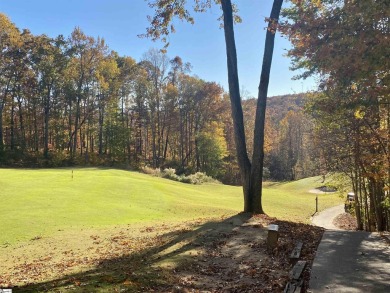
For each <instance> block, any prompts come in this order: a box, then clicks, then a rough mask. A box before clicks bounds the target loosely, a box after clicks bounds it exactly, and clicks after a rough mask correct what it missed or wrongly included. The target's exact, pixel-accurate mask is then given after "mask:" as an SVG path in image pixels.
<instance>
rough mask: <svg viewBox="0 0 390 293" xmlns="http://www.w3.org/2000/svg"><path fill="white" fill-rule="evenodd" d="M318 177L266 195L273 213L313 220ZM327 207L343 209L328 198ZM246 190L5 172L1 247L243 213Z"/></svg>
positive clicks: (55, 172)
mask: <svg viewBox="0 0 390 293" xmlns="http://www.w3.org/2000/svg"><path fill="white" fill-rule="evenodd" d="M315 180H316V179H315V178H309V179H304V180H301V181H297V182H292V183H285V184H270V185H268V186H267V187H265V189H264V208H265V211H266V212H267V213H268V214H269V215H270V216H274V217H278V218H280V219H286V220H293V221H303V222H305V221H308V219H309V217H310V215H311V214H313V213H314V210H315V201H314V199H315V195H314V194H310V193H308V190H309V189H311V188H313V187H317V186H318V185H320V184H319V183H318V182H316V181H315ZM319 197H320V200H319V203H320V208H321V209H324V208H326V207H329V206H333V205H336V204H339V203H341V201H342V200H341V199H340V198H339V197H338V196H337V195H320V196H319ZM242 198H243V197H242V189H241V188H240V187H232V186H225V185H219V184H205V185H200V186H199V185H189V184H183V183H179V182H174V181H170V180H166V179H161V178H156V177H151V176H149V175H145V174H140V173H136V172H129V171H122V170H114V169H95V168H85V169H74V172H73V179H72V170H71V169H43V170H27V169H0V199H1V202H0V203H1V204H0V245H6V244H14V243H17V242H20V241H27V240H30V239H33V238H35V237H45V236H49V235H52V234H54V233H59V232H58V231H65V230H66V231H72V229H74V230H75V231H77V230H80V229H89V228H99V227H110V226H116V225H124V224H129V223H140V224H141V225H147V224H151V223H155V222H164V221H166V222H179V221H186V220H192V219H198V218H210V217H221V216H228V215H233V214H236V213H237V212H240V211H241V210H242V207H243V199H242Z"/></svg>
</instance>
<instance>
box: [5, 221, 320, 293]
mask: <svg viewBox="0 0 390 293" xmlns="http://www.w3.org/2000/svg"><path fill="white" fill-rule="evenodd" d="M271 223H272V224H277V225H279V241H278V245H277V247H276V248H275V249H273V250H271V251H270V250H268V249H267V245H266V238H267V229H266V227H267V226H268V225H269V224H271ZM72 233H74V234H73V237H71V235H69V234H68V233H65V232H64V233H63V235H60V236H59V235H57V236H56V237H52V238H48V239H44V238H42V239H34V240H31V241H30V242H28V243H24V244H21V245H19V246H10V247H2V248H0V261H1V263H2V264H5V265H3V266H1V267H0V288H4V287H13V288H15V292H37V291H38V292H68V291H72V292H282V291H283V288H284V287H285V285H286V283H287V282H288V280H289V272H290V270H291V267H292V265H291V263H290V260H289V255H290V254H291V251H292V250H293V248H294V246H295V244H296V242H297V241H303V243H304V245H303V249H302V254H301V259H303V260H306V261H307V262H308V266H307V268H306V269H305V271H304V273H303V274H304V279H305V286H307V284H308V280H309V277H310V267H311V263H312V261H313V259H314V254H315V251H316V249H317V246H318V244H319V242H320V239H321V236H322V233H323V229H322V228H318V227H314V226H311V225H305V224H297V223H290V222H285V221H279V220H277V219H275V218H270V217H267V216H265V215H264V216H254V217H251V216H250V215H248V214H238V215H235V216H232V217H228V218H222V219H199V220H196V221H192V222H187V223H180V224H177V223H176V224H169V223H161V224H159V225H155V226H152V227H134V226H131V225H129V226H127V227H117V228H114V229H106V230H94V231H92V230H85V231H77V233H75V232H74V231H73V232H72ZM70 239H72V240H70Z"/></svg>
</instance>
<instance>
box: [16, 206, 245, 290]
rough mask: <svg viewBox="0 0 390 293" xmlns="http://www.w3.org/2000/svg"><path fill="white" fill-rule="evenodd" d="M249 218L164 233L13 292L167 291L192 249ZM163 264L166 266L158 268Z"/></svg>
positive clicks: (237, 217)
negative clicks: (149, 242) (147, 242)
mask: <svg viewBox="0 0 390 293" xmlns="http://www.w3.org/2000/svg"><path fill="white" fill-rule="evenodd" d="M250 217H251V215H250V214H246V213H240V214H237V215H235V216H232V217H230V218H227V219H225V220H222V221H209V222H206V223H204V224H202V225H200V226H199V227H197V228H195V229H193V230H182V231H174V232H169V233H165V234H163V235H161V236H159V237H156V243H155V245H153V246H152V247H148V248H145V249H143V250H141V251H139V252H137V253H129V254H123V255H121V256H120V257H115V258H108V259H104V260H102V261H100V262H99V264H98V265H97V266H95V267H94V268H93V269H89V270H87V271H82V272H79V273H75V274H69V275H65V276H63V277H61V278H57V279H54V280H50V281H45V282H39V283H34V284H27V285H24V286H21V287H15V288H14V291H15V292H64V291H71V292H150V291H157V290H158V291H168V292H169V291H171V289H172V288H173V286H174V285H175V282H176V279H175V274H174V273H175V271H174V268H175V267H179V266H185V265H186V263H187V262H189V261H191V260H195V261H196V258H197V256H196V255H190V252H191V251H193V250H194V249H195V248H196V247H200V246H202V247H207V246H210V245H214V244H215V243H216V242H218V240H219V239H220V238H221V237H222V236H224V235H227V234H229V233H231V232H232V231H233V229H234V228H236V227H238V226H240V225H241V224H243V223H244V222H246V221H247V220H248V219H249V218H250ZM161 264H166V265H161Z"/></svg>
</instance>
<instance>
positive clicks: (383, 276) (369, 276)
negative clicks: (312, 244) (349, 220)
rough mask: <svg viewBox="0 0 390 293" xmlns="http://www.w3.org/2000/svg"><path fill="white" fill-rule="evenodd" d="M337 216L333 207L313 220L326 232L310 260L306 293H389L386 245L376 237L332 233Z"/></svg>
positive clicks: (337, 210) (389, 260) (389, 258)
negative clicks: (310, 269)
mask: <svg viewBox="0 0 390 293" xmlns="http://www.w3.org/2000/svg"><path fill="white" fill-rule="evenodd" d="M341 207H342V206H341ZM342 212H343V210H342V211H341V213H342ZM321 214H323V215H321ZM338 214H340V207H334V208H331V209H328V210H325V211H324V212H322V213H320V214H319V215H318V216H316V217H314V218H313V223H314V224H318V225H319V226H322V227H325V228H327V229H328V230H327V231H325V233H324V235H323V237H322V240H321V243H320V245H319V247H318V250H317V253H316V257H315V259H314V263H313V266H312V272H311V279H310V284H309V290H308V292H312V293H320V292H321V293H322V292H327V293H329V292H334V293H336V292H337V293H339V292H340V293H343V292H351V293H355V292H356V293H358V292H359V293H360V292H361V293H363V292H364V293H366V292H375V293H376V292H383V293H385V292H386V293H388V292H390V246H389V244H388V242H387V241H386V240H385V239H384V238H383V237H382V236H380V235H379V233H369V232H363V231H343V230H336V229H332V228H331V227H332V226H333V223H332V222H333V219H334V217H336V216H337V215H338Z"/></svg>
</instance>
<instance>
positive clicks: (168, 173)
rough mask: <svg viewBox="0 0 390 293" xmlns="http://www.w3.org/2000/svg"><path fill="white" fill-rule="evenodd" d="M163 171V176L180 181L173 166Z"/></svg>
mask: <svg viewBox="0 0 390 293" xmlns="http://www.w3.org/2000/svg"><path fill="white" fill-rule="evenodd" d="M161 173H162V177H163V178H166V179H170V180H174V181H180V177H179V176H177V175H176V170H175V169H173V168H166V169H164V170H163V171H162V172H161Z"/></svg>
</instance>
